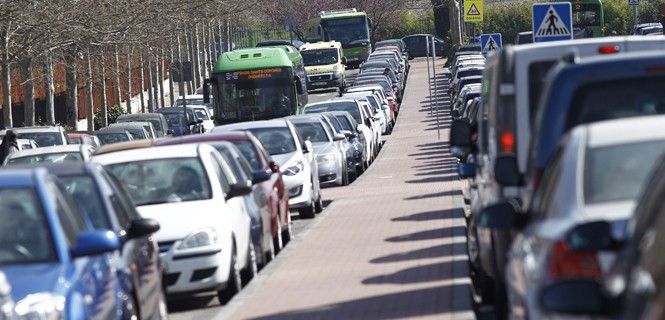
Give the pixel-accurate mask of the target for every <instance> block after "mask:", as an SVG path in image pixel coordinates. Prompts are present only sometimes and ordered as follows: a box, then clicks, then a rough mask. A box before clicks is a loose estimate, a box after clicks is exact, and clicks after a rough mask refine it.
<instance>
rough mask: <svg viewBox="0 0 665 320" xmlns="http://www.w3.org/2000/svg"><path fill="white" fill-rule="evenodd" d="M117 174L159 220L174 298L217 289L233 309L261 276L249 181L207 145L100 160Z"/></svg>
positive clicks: (145, 213)
mask: <svg viewBox="0 0 665 320" xmlns="http://www.w3.org/2000/svg"><path fill="white" fill-rule="evenodd" d="M93 160H94V161H95V162H97V163H100V164H102V165H104V167H105V168H107V169H108V170H109V171H111V172H112V173H113V174H115V175H116V176H117V177H118V179H119V180H120V181H121V183H122V184H123V186H124V187H125V188H126V189H127V191H128V192H129V195H130V197H131V198H132V200H133V201H134V203H135V204H136V206H137V209H138V212H139V214H140V215H141V217H143V218H151V219H154V220H156V221H157V222H159V224H160V225H161V228H160V230H159V231H158V232H157V233H156V234H155V239H156V240H157V241H158V244H159V250H160V257H161V260H162V263H163V265H164V286H165V287H166V293H167V295H170V296H172V297H178V296H190V295H191V294H193V293H196V292H201V291H216V292H217V295H218V298H219V300H220V301H221V302H222V303H226V302H227V301H228V300H229V299H231V298H232V297H233V296H234V295H235V294H236V293H237V292H238V291H239V290H240V289H241V288H242V279H241V272H242V273H243V276H244V278H246V279H250V278H252V277H253V275H254V274H256V272H257V266H256V253H255V252H254V246H253V245H252V242H251V241H250V217H249V215H248V214H247V212H246V211H244V200H243V199H242V197H243V196H244V195H246V194H248V193H250V192H251V189H252V188H251V185H250V184H249V183H248V181H236V180H233V178H234V176H233V174H232V172H231V168H230V167H229V165H228V164H227V163H226V161H225V160H224V158H223V157H222V156H221V155H220V154H219V153H218V152H217V150H215V149H214V148H213V147H211V146H209V145H206V144H199V145H196V144H190V145H177V146H161V147H152V148H141V149H134V150H126V151H119V152H113V153H107V154H103V155H97V156H95V157H94V158H93Z"/></svg>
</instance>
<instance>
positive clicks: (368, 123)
mask: <svg viewBox="0 0 665 320" xmlns="http://www.w3.org/2000/svg"><path fill="white" fill-rule="evenodd" d="M365 125H366V126H368V127H370V128H371V127H372V120H370V119H369V118H365Z"/></svg>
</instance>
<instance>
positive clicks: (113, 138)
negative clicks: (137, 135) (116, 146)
mask: <svg viewBox="0 0 665 320" xmlns="http://www.w3.org/2000/svg"><path fill="white" fill-rule="evenodd" d="M93 134H94V135H95V136H96V137H97V138H99V142H101V143H102V146H105V145H107V144H112V143H118V142H123V141H132V140H134V137H133V136H132V134H131V133H129V131H127V130H125V129H122V128H111V127H104V128H101V129H99V130H97V131H95V132H94V133H93Z"/></svg>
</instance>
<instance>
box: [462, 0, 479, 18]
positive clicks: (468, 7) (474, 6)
mask: <svg viewBox="0 0 665 320" xmlns="http://www.w3.org/2000/svg"><path fill="white" fill-rule="evenodd" d="M464 22H483V0H464Z"/></svg>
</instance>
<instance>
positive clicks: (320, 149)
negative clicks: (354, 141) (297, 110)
mask: <svg viewBox="0 0 665 320" xmlns="http://www.w3.org/2000/svg"><path fill="white" fill-rule="evenodd" d="M287 119H289V120H290V121H291V123H293V125H294V126H295V127H296V130H297V131H298V134H299V135H300V137H302V138H303V139H305V140H308V141H310V142H311V143H312V146H313V147H314V155H315V156H316V164H317V166H318V171H319V182H320V183H321V186H324V187H325V186H332V185H337V186H345V185H348V184H349V176H348V174H347V162H346V153H344V152H342V151H341V150H340V148H339V147H338V145H337V142H338V141H342V140H346V136H344V135H343V134H339V133H334V132H333V131H331V130H330V128H329V127H328V125H326V124H325V123H324V119H323V118H322V115H321V114H313V115H304V116H291V117H288V118H287Z"/></svg>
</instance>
